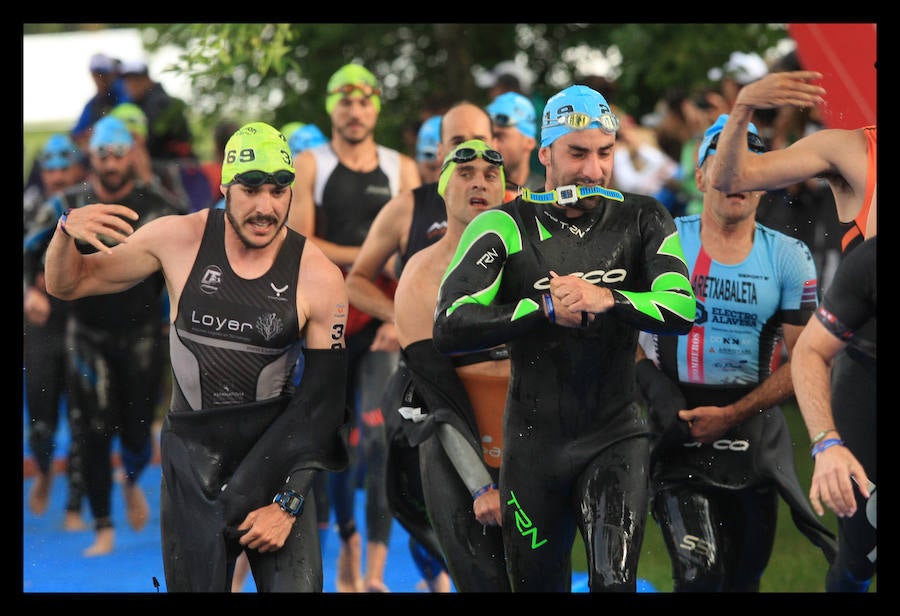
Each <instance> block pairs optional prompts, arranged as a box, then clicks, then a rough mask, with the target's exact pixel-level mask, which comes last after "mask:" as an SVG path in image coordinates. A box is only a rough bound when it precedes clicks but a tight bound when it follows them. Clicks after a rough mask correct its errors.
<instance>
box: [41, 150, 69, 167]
mask: <svg viewBox="0 0 900 616" xmlns="http://www.w3.org/2000/svg"><path fill="white" fill-rule="evenodd" d="M57 158H61V159H63V160H64V161H66V162H67V163H72V162H73V161H74V160H75V152H72V151H70V150H63V151H62V152H44V153H43V154H41V155H40V157H38V160H39V161H40V162H41V163H42V164H47V163H48V162H50V161H51V160H56V159H57Z"/></svg>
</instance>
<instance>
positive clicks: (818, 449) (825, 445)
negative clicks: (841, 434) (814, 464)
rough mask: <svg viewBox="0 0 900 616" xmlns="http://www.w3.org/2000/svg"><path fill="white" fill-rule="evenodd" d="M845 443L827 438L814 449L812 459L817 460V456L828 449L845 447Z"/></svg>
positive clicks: (837, 439) (814, 446)
mask: <svg viewBox="0 0 900 616" xmlns="http://www.w3.org/2000/svg"><path fill="white" fill-rule="evenodd" d="M843 444H844V441H842V440H841V439H839V438H826V439H825V440H824V441H822V442H820V443H816V444H815V445H813V448H812V454H811V455H812V459H813V460H815V459H816V456H817V455H819V454H820V453H822V452H823V451H825V450H826V449H828V448H829V447H834V446H835V445H843Z"/></svg>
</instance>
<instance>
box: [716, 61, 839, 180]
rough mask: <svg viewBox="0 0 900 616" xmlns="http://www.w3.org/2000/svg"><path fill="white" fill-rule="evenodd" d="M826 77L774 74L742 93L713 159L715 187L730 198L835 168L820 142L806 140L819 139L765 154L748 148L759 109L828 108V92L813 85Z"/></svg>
mask: <svg viewBox="0 0 900 616" xmlns="http://www.w3.org/2000/svg"><path fill="white" fill-rule="evenodd" d="M821 77H822V75H821V73H817V72H815V71H792V72H783V73H770V74H769V75H767V76H765V77H763V78H762V79H760V80H759V81H755V82H753V83H751V84H748V85H746V86H744V87H743V88H741V91H740V93H739V94H738V97H737V100H736V101H735V104H734V107H733V108H732V110H731V112H730V114H729V116H728V121H727V122H726V123H725V127H724V129H723V130H722V134H721V135H720V136H719V143H718V147H717V148H716V155H715V156H714V157H713V158H712V159H711V160H710V163H711V165H710V167H711V168H710V181H711V182H712V185H713V187H714V188H716V189H717V190H721V191H723V192H727V193H732V192H741V191H748V190H774V189H778V188H783V187H785V186H789V185H791V184H796V183H797V182H800V181H802V180H806V179H809V178H811V177H814V176H816V175H820V174H822V173H825V172H826V171H828V170H829V169H830V168H831V165H830V163H828V161H827V160H826V159H825V155H824V154H825V151H824V150H822V149H821V145H820V146H819V147H816V144H815V143H813V144H812V145H810V142H809V141H807V140H809V139H811V138H812V137H813V136H814V135H813V136H810V137H807V138H805V139H801V140H800V141H798V142H797V144H795V146H796V145H799V144H802V145H800V147H792V148H788V149H784V150H773V151H771V152H766V153H765V154H754V153H752V152H750V151H748V149H747V129H748V125H749V123H750V121H751V120H752V117H753V112H754V111H755V110H757V109H770V108H773V107H780V106H782V105H795V106H797V107H812V106H814V105H817V104H820V103H823V102H824V99H823V98H822V95H824V94H825V90H824V88H822V87H820V86H817V85H815V84H811V83H808V81H809V80H814V79H821ZM820 132H822V131H820ZM817 134H818V133H817ZM804 142H805V143H804Z"/></svg>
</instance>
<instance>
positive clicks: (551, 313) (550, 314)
mask: <svg viewBox="0 0 900 616" xmlns="http://www.w3.org/2000/svg"><path fill="white" fill-rule="evenodd" d="M541 298H542V299H543V300H544V310H546V311H547V318H548V319H550V322H551V323H556V311H555V310H554V309H553V298H552V297H550V294H549V293H544V294H543V295H542V296H541Z"/></svg>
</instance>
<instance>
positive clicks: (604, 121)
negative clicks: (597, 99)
mask: <svg viewBox="0 0 900 616" xmlns="http://www.w3.org/2000/svg"><path fill="white" fill-rule="evenodd" d="M594 122H597V123H598V124H600V130H602V131H603V132H605V133H610V134H612V133H615V132H616V131H618V130H619V118H617V117H616V114H614V113H613V112H612V111H604V112H603V113H601V114H600V115H598V116H592V115H589V114H587V113H584V112H581V111H570V112H569V113H567V114H565V115H561V116H557V117H556V119H551V118H544V125H543V126H542V128H552V127H554V126H565V127H566V128H569V129H571V130H584V129H586V128H590V126H591V124H592V123H594Z"/></svg>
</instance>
